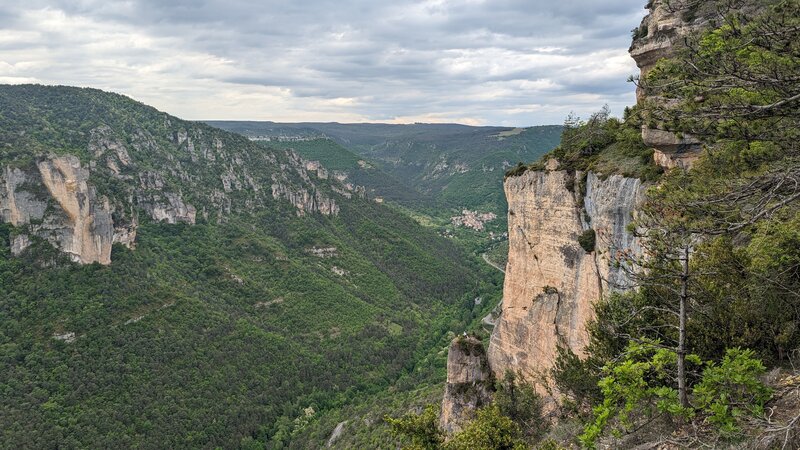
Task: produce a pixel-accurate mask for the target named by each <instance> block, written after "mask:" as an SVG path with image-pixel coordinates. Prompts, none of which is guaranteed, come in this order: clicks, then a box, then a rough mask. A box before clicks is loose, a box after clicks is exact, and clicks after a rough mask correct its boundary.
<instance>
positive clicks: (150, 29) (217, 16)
mask: <svg viewBox="0 0 800 450" xmlns="http://www.w3.org/2000/svg"><path fill="white" fill-rule="evenodd" d="M4 3H7V0H6V1H4V0H0V20H2V22H0V23H2V24H1V25H0V27H2V29H1V30H0V82H5V83H21V82H41V83H46V84H69V85H77V86H92V87H97V88H101V89H107V90H113V91H115V92H120V93H123V94H126V95H129V96H131V97H133V98H136V99H137V100H140V101H143V102H145V103H149V104H152V105H153V106H155V107H157V108H159V109H162V110H165V111H168V112H170V113H172V114H175V115H178V116H181V117H184V118H188V119H253V120H275V121H317V120H320V121H342V122H361V121H377V120H381V121H393V122H403V121H407V122H411V121H421V122H423V121H435V122H463V123H473V124H503V125H531V124H543V123H560V122H561V121H562V120H563V117H564V115H566V114H567V113H568V112H569V111H575V112H577V113H579V114H582V115H586V114H588V113H590V112H591V111H594V110H596V109H598V108H599V107H600V106H602V105H603V104H604V103H608V104H609V105H610V106H611V107H612V110H614V111H617V112H621V109H622V107H624V106H625V105H628V104H631V103H633V101H634V95H633V87H632V86H630V85H628V84H627V83H626V81H625V80H626V78H627V76H628V75H629V74H631V73H634V72H635V70H636V68H635V65H634V64H633V61H632V60H631V59H630V58H629V57H628V55H627V47H628V45H629V40H630V36H629V31H628V30H630V29H631V28H633V27H635V26H636V25H638V22H639V20H640V18H641V16H642V15H643V14H644V11H643V9H642V7H643V3H644V1H643V0H616V1H612V2H595V1H592V0H580V1H570V2H550V1H547V2H545V1H534V0H492V1H491V2H490V1H479V0H427V1H419V0H395V1H391V2H388V1H378V0H307V1H304V2H296V3H294V4H290V3H289V2H284V1H280V0H270V1H258V2H256V1H246V0H204V1H188V0H172V1H170V2H163V1H160V0H128V1H113V0H111V1H100V0H80V1H74V0H72V1H68V0H49V1H48V0H29V1H28V2H25V3H16V2H15V4H13V5H5V4H4Z"/></svg>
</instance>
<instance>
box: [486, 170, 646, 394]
mask: <svg viewBox="0 0 800 450" xmlns="http://www.w3.org/2000/svg"><path fill="white" fill-rule="evenodd" d="M505 192H506V198H507V199H508V207H509V211H508V231H509V255H508V264H507V266H506V277H505V285H504V286H503V307H502V312H501V314H500V318H499V319H498V322H497V325H496V326H495V328H494V331H493V333H492V338H491V342H490V345H489V351H488V357H489V362H490V365H491V367H492V370H493V372H494V373H495V375H497V376H502V374H503V373H504V372H505V371H506V370H513V371H521V372H522V374H523V375H525V376H526V377H530V378H536V377H538V376H541V375H544V376H547V375H548V372H549V370H550V368H552V366H553V363H554V361H555V358H556V354H557V347H558V345H566V346H569V348H571V349H572V351H574V352H575V353H576V354H578V355H581V354H582V353H583V350H584V348H585V346H586V344H587V341H588V335H587V333H586V324H587V322H588V321H589V320H590V319H591V318H592V317H593V314H594V310H593V304H594V303H595V302H597V301H599V300H600V299H601V298H602V296H603V294H604V293H606V292H608V291H609V290H612V289H624V288H625V287H626V286H629V285H630V281H629V280H628V278H627V277H626V275H625V273H624V272H623V271H621V270H619V269H617V268H615V267H614V264H613V261H614V259H615V258H614V257H615V255H617V254H618V253H619V252H633V253H635V254H638V252H640V248H639V245H638V243H637V242H636V239H635V238H634V237H633V236H631V235H630V234H629V233H628V231H627V225H628V223H629V222H630V221H631V220H632V214H633V211H634V209H635V207H636V205H637V204H638V203H639V202H640V201H641V199H642V196H643V188H642V185H641V182H640V181H639V180H637V179H632V178H625V177H622V176H619V175H614V176H610V177H607V178H605V179H603V178H601V177H599V176H598V175H596V174H594V173H588V174H583V173H580V172H578V173H575V174H570V173H567V172H565V171H528V172H525V173H524V174H522V175H520V176H517V177H510V178H508V179H507V180H506V182H505ZM583 192H585V194H582V193H583ZM589 228H592V229H593V230H594V231H595V234H596V247H595V250H594V251H591V252H587V251H586V250H584V248H583V247H581V245H580V244H579V242H578V238H579V237H580V236H581V234H582V233H583V232H584V231H586V230H588V229H589Z"/></svg>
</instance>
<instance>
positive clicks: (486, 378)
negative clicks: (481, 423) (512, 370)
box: [439, 336, 494, 435]
mask: <svg viewBox="0 0 800 450" xmlns="http://www.w3.org/2000/svg"><path fill="white" fill-rule="evenodd" d="M493 380H494V379H493V377H492V372H491V370H490V369H489V362H488V361H487V359H486V352H485V351H484V349H483V344H482V343H481V341H479V340H478V339H476V338H474V337H471V336H459V337H457V338H455V339H453V342H451V343H450V350H449V351H448V352H447V385H446V387H445V393H444V399H443V400H442V413H441V417H440V423H439V425H440V426H441V427H442V429H443V430H444V431H445V433H447V434H448V435H450V434H453V433H455V432H458V431H460V430H461V426H462V425H463V424H464V423H465V422H466V421H467V420H468V419H469V418H471V417H472V415H473V414H474V412H475V409H476V408H479V407H481V406H482V405H485V404H487V403H489V402H490V401H491V393H490V392H491V389H492V388H493V385H492V384H493Z"/></svg>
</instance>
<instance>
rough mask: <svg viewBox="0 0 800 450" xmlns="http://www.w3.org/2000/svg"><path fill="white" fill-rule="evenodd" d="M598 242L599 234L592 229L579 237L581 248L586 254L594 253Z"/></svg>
mask: <svg viewBox="0 0 800 450" xmlns="http://www.w3.org/2000/svg"><path fill="white" fill-rule="evenodd" d="M596 240H597V234H596V233H595V231H594V230H593V229H591V228H589V229H588V230H586V231H584V232H583V233H581V235H580V236H578V243H579V244H581V247H582V248H583V249H584V250H586V253H591V252H593V251H594V247H595V243H596V242H595V241H596Z"/></svg>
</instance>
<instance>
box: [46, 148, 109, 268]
mask: <svg viewBox="0 0 800 450" xmlns="http://www.w3.org/2000/svg"><path fill="white" fill-rule="evenodd" d="M38 167H39V172H40V174H41V177H42V182H43V183H44V185H45V186H46V187H47V190H48V191H49V192H50V195H51V197H52V198H53V199H54V200H55V201H56V203H57V205H58V207H59V208H60V210H61V212H62V213H63V214H62V215H60V216H61V217H59V215H53V216H51V217H48V220H46V221H45V223H44V224H43V225H42V227H41V229H40V230H41V231H46V232H47V238H48V240H50V241H51V242H53V243H54V244H55V245H56V247H58V248H60V249H61V250H62V251H63V252H65V253H67V254H69V255H70V257H71V258H72V259H73V260H74V261H76V262H81V263H84V264H87V263H92V262H99V263H100V264H110V263H111V244H112V242H113V238H114V224H113V221H112V219H111V213H112V208H111V206H110V205H109V202H108V199H107V198H105V197H102V198H99V197H98V196H97V194H96V191H95V189H94V187H92V186H90V185H89V184H88V183H87V181H88V179H89V171H88V170H87V169H84V168H81V165H80V161H79V160H78V158H76V157H74V156H60V157H55V158H51V159H46V160H44V161H41V162H39V164H38Z"/></svg>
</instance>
